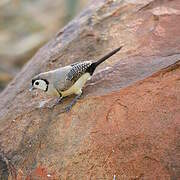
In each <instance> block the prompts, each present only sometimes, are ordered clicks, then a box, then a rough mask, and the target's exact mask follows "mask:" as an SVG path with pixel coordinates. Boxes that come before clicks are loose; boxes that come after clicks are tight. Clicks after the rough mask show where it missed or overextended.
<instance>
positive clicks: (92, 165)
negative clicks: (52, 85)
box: [0, 0, 180, 179]
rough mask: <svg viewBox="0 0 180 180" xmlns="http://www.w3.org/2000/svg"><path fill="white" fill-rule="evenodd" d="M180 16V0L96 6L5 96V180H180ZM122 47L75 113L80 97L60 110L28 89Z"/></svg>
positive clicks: (1, 98)
mask: <svg viewBox="0 0 180 180" xmlns="http://www.w3.org/2000/svg"><path fill="white" fill-rule="evenodd" d="M179 17H180V2H179V1H178V0H174V1H168V0H165V1H160V0H141V1H139V0H136V1H129V0H127V1H110V0H109V1H104V0H98V1H92V2H91V4H90V5H89V7H88V8H87V9H86V10H85V11H84V12H82V13H81V14H80V15H79V16H78V17H77V18H76V19H74V20H73V21H72V22H71V23H70V24H69V25H68V26H66V27H65V28H64V29H62V30H61V31H60V32H59V33H57V35H56V36H55V37H54V38H53V39H52V40H51V41H50V42H49V43H48V44H46V46H44V47H43V48H41V49H40V51H39V52H38V53H37V54H36V55H35V56H34V57H33V58H32V60H31V61H30V62H29V63H28V64H27V65H26V66H25V67H24V68H23V70H22V71H21V72H20V73H19V74H18V76H17V77H16V78H15V79H14V80H13V81H12V82H11V83H10V84H9V86H8V87H7V88H6V89H5V90H4V91H3V93H2V94H1V95H0V117H1V119H0V168H1V170H0V175H1V177H4V178H6V177H7V176H9V178H11V179H178V178H179V177H180V169H179V166H180V159H179V152H180V149H179V138H180V137H179V132H180V131H179V130H180V128H179V127H180V121H179V117H180V83H179V80H180V43H179V42H180V18H179ZM120 45H124V48H123V49H122V51H121V52H119V53H118V54H116V55H114V56H113V57H112V58H111V59H109V60H108V61H107V62H105V63H104V64H102V65H101V66H100V67H99V69H98V70H97V71H96V74H95V75H94V76H93V78H92V80H91V81H90V82H89V83H88V84H87V85H86V87H85V88H84V95H83V97H82V98H81V100H79V102H78V103H77V104H76V105H75V106H74V107H73V109H72V110H71V111H70V112H69V113H64V112H63V111H62V109H63V108H64V107H65V105H66V104H67V103H69V102H70V101H71V100H72V98H67V99H66V100H64V102H63V103H62V104H60V105H58V106H56V107H55V108H54V109H51V108H49V106H48V104H49V103H50V102H49V97H46V96H45V95H44V94H42V93H40V92H37V93H34V94H30V93H29V92H28V86H29V83H30V81H31V78H32V76H34V75H35V74H37V73H39V72H41V71H47V70H50V69H53V68H57V67H60V66H64V65H67V64H69V63H73V62H75V61H77V60H80V59H84V58H87V59H97V58H99V57H100V56H102V55H104V54H105V53H107V52H108V51H110V50H112V49H114V48H116V47H119V46H120ZM46 101H48V102H46ZM40 106H43V107H41V108H40Z"/></svg>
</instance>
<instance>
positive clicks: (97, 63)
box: [87, 46, 123, 75]
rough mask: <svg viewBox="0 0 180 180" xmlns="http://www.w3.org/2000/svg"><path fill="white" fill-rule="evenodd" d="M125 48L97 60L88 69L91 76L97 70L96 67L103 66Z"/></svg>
mask: <svg viewBox="0 0 180 180" xmlns="http://www.w3.org/2000/svg"><path fill="white" fill-rule="evenodd" d="M122 47H123V46H121V47H119V48H117V49H115V50H113V51H111V52H110V53H108V54H106V55H105V56H104V57H102V58H101V59H99V60H97V61H96V62H94V63H92V64H91V66H90V67H89V68H88V69H87V72H89V73H90V75H92V74H93V72H94V70H95V69H96V67H97V66H98V65H99V64H101V63H102V62H104V61H105V60H106V59H108V58H110V57H111V56H112V55H114V54H116V53H117V52H118V51H119V50H120V49H121V48H122Z"/></svg>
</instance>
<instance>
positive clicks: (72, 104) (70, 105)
mask: <svg viewBox="0 0 180 180" xmlns="http://www.w3.org/2000/svg"><path fill="white" fill-rule="evenodd" d="M80 96H81V94H80V95H77V96H76V97H75V98H74V99H73V100H72V102H71V103H70V104H69V105H67V106H66V107H65V111H66V112H69V111H70V110H71V109H72V107H73V106H74V105H75V104H76V102H77V100H78V99H79V98H80Z"/></svg>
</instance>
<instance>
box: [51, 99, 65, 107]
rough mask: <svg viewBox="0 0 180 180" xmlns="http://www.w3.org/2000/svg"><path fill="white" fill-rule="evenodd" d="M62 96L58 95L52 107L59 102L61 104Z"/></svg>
mask: <svg viewBox="0 0 180 180" xmlns="http://www.w3.org/2000/svg"><path fill="white" fill-rule="evenodd" d="M62 99H63V98H62V97H58V98H57V99H56V102H55V103H54V104H53V105H52V106H51V108H54V107H55V106H56V105H58V104H60V103H61V101H62Z"/></svg>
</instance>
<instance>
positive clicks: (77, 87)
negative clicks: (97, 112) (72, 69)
mask: <svg viewBox="0 0 180 180" xmlns="http://www.w3.org/2000/svg"><path fill="white" fill-rule="evenodd" d="M90 78H91V76H90V74H89V73H85V74H83V75H82V76H81V77H80V78H79V79H78V80H77V81H76V82H75V83H74V84H73V85H72V86H71V87H70V88H69V89H68V90H66V91H63V92H61V94H62V97H65V96H69V95H71V94H81V93H82V90H81V89H82V88H83V86H84V84H85V83H86V81H87V80H89V79H90Z"/></svg>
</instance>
